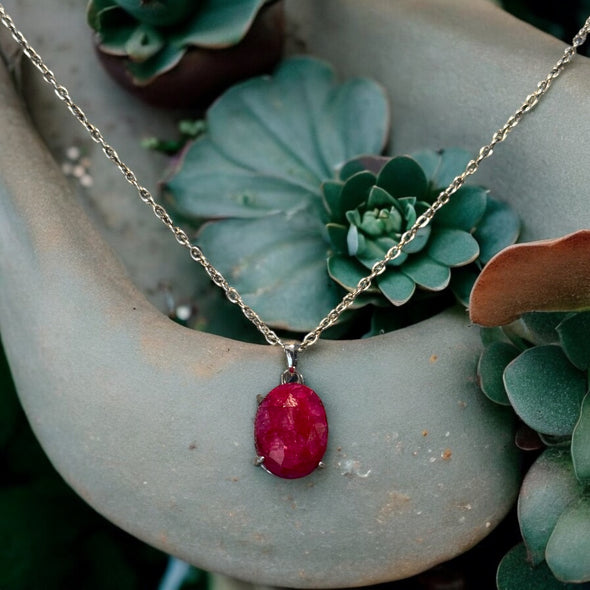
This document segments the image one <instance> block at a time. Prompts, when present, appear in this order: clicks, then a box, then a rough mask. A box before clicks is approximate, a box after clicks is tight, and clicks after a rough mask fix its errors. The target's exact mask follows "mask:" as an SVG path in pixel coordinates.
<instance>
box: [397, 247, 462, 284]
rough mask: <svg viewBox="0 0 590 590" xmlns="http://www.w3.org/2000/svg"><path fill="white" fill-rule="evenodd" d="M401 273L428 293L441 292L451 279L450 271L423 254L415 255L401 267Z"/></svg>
mask: <svg viewBox="0 0 590 590" xmlns="http://www.w3.org/2000/svg"><path fill="white" fill-rule="evenodd" d="M401 272H403V273H404V274H405V275H407V276H408V277H410V278H411V279H412V280H413V281H414V282H415V283H416V284H418V285H420V286H421V287H423V288H424V289H427V290H429V291H442V290H443V289H444V288H445V287H447V286H448V284H449V281H450V279H451V270H450V269H449V267H448V266H445V265H444V264H440V263H439V262H437V261H436V260H433V259H432V258H430V257H429V256H426V255H424V254H415V255H414V256H411V257H410V258H408V260H407V261H406V262H405V263H404V265H403V266H402V267H401Z"/></svg>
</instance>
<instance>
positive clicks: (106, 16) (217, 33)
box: [87, 0, 265, 85]
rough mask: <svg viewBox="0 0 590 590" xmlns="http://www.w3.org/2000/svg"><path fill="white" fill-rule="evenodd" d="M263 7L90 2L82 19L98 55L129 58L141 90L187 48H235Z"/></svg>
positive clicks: (214, 1)
mask: <svg viewBox="0 0 590 590" xmlns="http://www.w3.org/2000/svg"><path fill="white" fill-rule="evenodd" d="M264 4H265V0H231V1H230V0H202V1H200V2H197V1H195V2H187V1H186V0H90V3H89V5H88V8H87V20H88V24H89V25H90V26H91V27H92V28H93V29H94V30H95V31H96V32H97V34H98V36H99V45H100V48H101V50H104V51H106V52H108V53H111V54H113V55H121V56H124V55H127V56H129V58H130V59H131V60H132V62H131V63H130V64H129V71H130V73H131V74H132V76H133V78H134V81H135V82H136V84H137V85H146V84H148V83H149V82H151V81H152V80H153V79H154V78H156V77H157V76H159V75H161V74H163V73H165V72H167V71H169V70H171V69H172V68H173V67H174V66H176V65H177V64H178V62H179V61H180V60H181V59H182V57H183V56H184V54H185V53H186V51H187V49H188V48H189V47H204V48H209V49H219V48H225V47H231V46H233V45H235V44H237V43H239V42H240V41H241V40H242V39H243V38H244V37H245V35H246V33H247V32H248V30H249V29H250V27H251V26H252V22H253V20H254V18H255V17H256V15H257V13H258V12H259V11H260V9H261V8H262V6H263V5H264ZM121 29H124V30H123V31H122V30H121ZM130 30H131V31H132V33H131V34H130V33H129V31H130ZM156 40H157V42H156ZM133 62H140V63H141V66H138V64H137V63H133Z"/></svg>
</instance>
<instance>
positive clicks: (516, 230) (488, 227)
mask: <svg viewBox="0 0 590 590" xmlns="http://www.w3.org/2000/svg"><path fill="white" fill-rule="evenodd" d="M519 234H520V219H519V218H518V215H516V214H515V213H514V211H513V210H512V209H511V208H510V207H509V206H508V205H507V204H506V203H502V202H500V201H496V200H495V199H492V198H490V197H489V195H488V198H487V200H486V210H485V213H484V216H483V219H482V220H481V221H480V222H479V223H478V225H477V228H476V230H475V232H474V236H475V239H476V240H477V241H478V243H479V246H480V250H481V251H480V253H479V258H480V260H481V261H482V262H483V263H484V264H487V263H488V262H489V261H490V260H491V259H492V258H493V257H494V256H495V255H496V254H498V252H500V251H501V250H503V249H504V248H506V247H508V246H510V245H511V244H514V242H516V240H517V238H518V235H519Z"/></svg>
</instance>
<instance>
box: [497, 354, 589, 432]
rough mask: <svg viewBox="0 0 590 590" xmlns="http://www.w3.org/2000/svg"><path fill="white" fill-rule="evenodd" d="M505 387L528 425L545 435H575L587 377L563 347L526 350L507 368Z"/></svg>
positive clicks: (518, 412) (514, 406)
mask: <svg viewBox="0 0 590 590" xmlns="http://www.w3.org/2000/svg"><path fill="white" fill-rule="evenodd" d="M504 385H505V387H506V392H507V394H508V399H509V400H510V403H511V404H512V407H513V408H514V411H515V412H516V413H517V414H518V416H519V417H520V418H521V419H522V421H523V422H525V424H528V426H530V427H531V428H533V429H534V430H536V431H538V432H541V433H543V434H548V435H554V436H569V435H571V433H572V431H573V429H574V426H575V424H576V420H577V419H578V415H579V413H580V405H581V403H582V399H583V397H584V395H585V393H586V387H587V383H586V375H585V373H583V372H582V371H579V370H578V369H576V368H575V367H574V366H573V365H572V364H571V363H570V362H569V360H568V358H567V357H566V356H565V354H564V353H563V351H562V350H561V348H560V347H559V346H556V345H553V344H549V345H546V346H535V347H533V348H529V349H527V350H525V351H524V352H523V353H522V354H521V355H519V356H518V357H517V358H516V359H514V360H513V361H512V362H511V363H510V364H509V365H508V366H507V367H506V370H505V371H504Z"/></svg>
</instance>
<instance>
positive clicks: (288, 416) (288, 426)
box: [254, 383, 328, 479]
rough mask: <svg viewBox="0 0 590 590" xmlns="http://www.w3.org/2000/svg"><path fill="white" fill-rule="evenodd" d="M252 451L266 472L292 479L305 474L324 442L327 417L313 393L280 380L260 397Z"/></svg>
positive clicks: (317, 459) (320, 454) (317, 458)
mask: <svg viewBox="0 0 590 590" xmlns="http://www.w3.org/2000/svg"><path fill="white" fill-rule="evenodd" d="M254 439H255V443H256V453H257V454H258V456H259V457H264V461H263V463H262V464H263V465H264V468H265V469H266V470H267V471H270V473H272V474H274V475H277V476H279V477H284V478H286V479H296V478H298V477H305V476H306V475H309V474H310V473H311V472H312V471H313V470H314V469H315V468H316V467H317V466H318V464H319V462H320V461H321V460H322V457H323V456H324V453H325V452H326V446H327V444H328V420H327V418H326V410H325V409H324V404H322V400H321V399H320V398H319V396H318V395H317V393H316V392H315V391H314V390H313V389H310V388H309V387H307V386H306V385H302V384H301V383H284V384H283V385H279V386H278V387H275V388H274V389H273V390H272V391H270V392H269V393H268V395H267V396H266V397H265V398H264V399H263V400H262V402H261V403H260V405H259V406H258V412H256V419H255V421H254Z"/></svg>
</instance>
